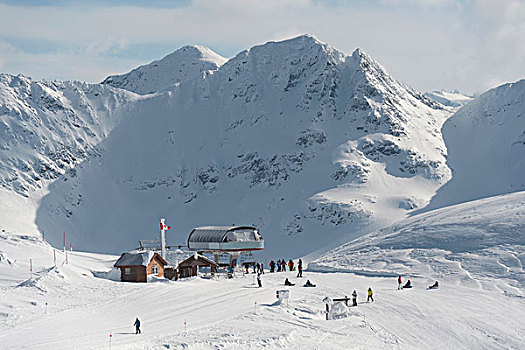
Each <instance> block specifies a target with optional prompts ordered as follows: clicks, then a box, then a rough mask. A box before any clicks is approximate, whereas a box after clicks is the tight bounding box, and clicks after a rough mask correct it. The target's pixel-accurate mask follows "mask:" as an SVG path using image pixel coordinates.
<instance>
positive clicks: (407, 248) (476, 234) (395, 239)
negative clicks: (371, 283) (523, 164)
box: [309, 192, 525, 300]
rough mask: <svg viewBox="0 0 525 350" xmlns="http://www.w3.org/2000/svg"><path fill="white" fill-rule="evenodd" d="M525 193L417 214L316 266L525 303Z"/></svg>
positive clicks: (312, 266) (330, 255)
mask: <svg viewBox="0 0 525 350" xmlns="http://www.w3.org/2000/svg"><path fill="white" fill-rule="evenodd" d="M524 264H525V192H516V193H512V194H508V195H502V196H497V197H491V198H486V199H482V200H477V201H473V202H468V203H463V204H459V205H455V206H452V207H446V208H442V209H437V210H433V211H430V212H428V213H423V214H419V215H415V216H413V217H411V218H408V219H405V220H402V221H400V222H398V223H396V224H394V225H392V226H390V227H387V228H384V229H381V230H379V231H377V232H373V233H370V234H368V235H365V236H362V237H360V238H358V239H356V240H354V241H352V242H349V243H347V244H345V245H343V246H341V247H339V248H337V249H335V250H333V251H331V252H329V253H327V254H326V255H324V256H322V257H320V258H319V259H317V260H316V261H314V262H312V263H310V265H309V269H311V270H314V271H347V272H354V273H358V274H363V275H367V276H392V277H395V276H397V275H399V274H401V275H411V276H426V277H429V278H431V279H436V280H441V279H443V278H445V279H447V280H448V281H454V283H456V284H462V285H472V286H474V287H479V288H483V289H488V290H496V291H499V292H501V293H504V294H505V295H507V296H509V297H518V298H521V299H522V300H523V298H525V290H524V288H525V271H524V269H523V265H524Z"/></svg>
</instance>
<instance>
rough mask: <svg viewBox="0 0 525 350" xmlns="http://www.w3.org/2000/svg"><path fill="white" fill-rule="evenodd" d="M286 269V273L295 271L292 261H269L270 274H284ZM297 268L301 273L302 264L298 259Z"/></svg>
mask: <svg viewBox="0 0 525 350" xmlns="http://www.w3.org/2000/svg"><path fill="white" fill-rule="evenodd" d="M287 268H288V271H295V263H294V262H293V260H292V259H290V260H289V261H288V262H286V260H284V259H281V260H277V261H274V260H272V261H270V272H272V273H273V272H285V271H286V269H287ZM298 268H299V269H300V270H301V271H302V269H303V262H302V260H301V259H299V263H298Z"/></svg>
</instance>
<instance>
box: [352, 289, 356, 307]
mask: <svg viewBox="0 0 525 350" xmlns="http://www.w3.org/2000/svg"><path fill="white" fill-rule="evenodd" d="M352 305H353V306H357V292H356V291H355V290H354V292H353V293H352Z"/></svg>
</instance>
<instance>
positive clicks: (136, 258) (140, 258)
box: [114, 250, 168, 267]
mask: <svg viewBox="0 0 525 350" xmlns="http://www.w3.org/2000/svg"><path fill="white" fill-rule="evenodd" d="M154 257H157V258H158V259H159V260H160V261H161V262H162V263H163V264H164V265H167V264H168V263H167V262H166V261H165V260H164V259H163V258H162V257H161V256H160V255H159V254H158V253H155V252H154V251H151V250H147V251H142V252H139V251H133V252H128V253H122V255H121V256H120V258H119V259H118V260H117V262H116V263H115V265H114V266H115V267H120V266H148V265H149V263H150V261H151V260H152V259H153V258H154Z"/></svg>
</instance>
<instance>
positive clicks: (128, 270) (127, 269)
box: [124, 267, 131, 275]
mask: <svg viewBox="0 0 525 350" xmlns="http://www.w3.org/2000/svg"><path fill="white" fill-rule="evenodd" d="M124 274H125V275H131V268H129V267H125V268H124Z"/></svg>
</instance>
